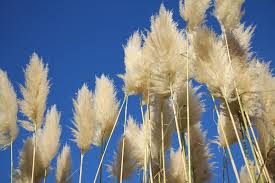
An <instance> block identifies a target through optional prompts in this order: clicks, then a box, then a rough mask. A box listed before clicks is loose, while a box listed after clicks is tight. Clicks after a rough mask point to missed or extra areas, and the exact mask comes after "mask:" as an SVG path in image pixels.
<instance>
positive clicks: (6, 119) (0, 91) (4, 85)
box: [0, 69, 18, 148]
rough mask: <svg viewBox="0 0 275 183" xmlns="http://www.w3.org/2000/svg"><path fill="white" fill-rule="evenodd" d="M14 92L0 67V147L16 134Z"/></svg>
mask: <svg viewBox="0 0 275 183" xmlns="http://www.w3.org/2000/svg"><path fill="white" fill-rule="evenodd" d="M17 111H18V109H17V100H16V93H15V91H14V89H13V86H12V84H11V83H10V81H9V79H8V76H7V73H6V72H4V71H3V70H1V69H0V148H5V147H6V146H8V145H9V144H10V143H11V142H13V141H14V140H15V139H16V137H17V135H18V127H17V124H16V123H17Z"/></svg>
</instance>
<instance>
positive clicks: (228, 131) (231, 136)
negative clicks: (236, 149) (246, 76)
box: [218, 101, 241, 147]
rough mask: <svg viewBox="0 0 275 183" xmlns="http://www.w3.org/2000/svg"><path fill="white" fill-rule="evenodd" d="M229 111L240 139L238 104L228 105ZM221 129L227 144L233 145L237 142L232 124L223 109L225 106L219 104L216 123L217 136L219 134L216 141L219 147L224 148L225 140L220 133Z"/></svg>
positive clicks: (235, 102)
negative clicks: (219, 108) (219, 109)
mask: <svg viewBox="0 0 275 183" xmlns="http://www.w3.org/2000/svg"><path fill="white" fill-rule="evenodd" d="M229 105H230V109H231V112H232V115H233V118H234V121H235V125H236V128H237V129H238V134H239V136H240V137H241V132H240V120H241V119H240V118H239V116H240V115H241V114H240V112H239V104H238V102H237V101H234V102H231V103H230V104H229ZM222 127H223V129H224V132H225V136H226V138H227V141H228V144H229V145H231V144H234V143H236V142H237V141H238V139H237V136H236V134H235V131H234V127H233V124H232V122H231V119H230V117H229V113H228V111H227V109H226V107H225V104H224V103H222V104H221V111H220V112H219V121H218V134H219V137H218V138H219V139H218V144H219V145H220V146H221V147H226V144H225V139H224V136H223V134H222V132H221V128H222Z"/></svg>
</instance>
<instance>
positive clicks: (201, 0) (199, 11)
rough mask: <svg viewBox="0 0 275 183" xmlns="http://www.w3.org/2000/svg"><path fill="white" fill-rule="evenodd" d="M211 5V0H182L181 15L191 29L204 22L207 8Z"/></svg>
mask: <svg viewBox="0 0 275 183" xmlns="http://www.w3.org/2000/svg"><path fill="white" fill-rule="evenodd" d="M209 6H210V0H180V1H179V7H180V15H181V17H182V18H183V19H184V20H185V22H186V23H187V28H188V29H189V30H191V31H192V30H194V29H195V28H196V27H198V26H200V25H201V24H203V23H204V18H205V13H206V10H207V9H208V8H209Z"/></svg>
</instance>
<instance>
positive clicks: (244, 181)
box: [240, 161, 259, 183]
mask: <svg viewBox="0 0 275 183" xmlns="http://www.w3.org/2000/svg"><path fill="white" fill-rule="evenodd" d="M249 162H250V165H251V166H250V169H251V171H254V175H256V177H257V178H258V175H259V173H258V172H257V169H256V166H255V165H254V162H253V161H249ZM240 183H251V179H250V178H249V173H248V170H247V167H246V166H242V167H241V170H240Z"/></svg>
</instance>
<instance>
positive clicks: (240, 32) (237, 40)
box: [226, 24, 255, 63]
mask: <svg viewBox="0 0 275 183" xmlns="http://www.w3.org/2000/svg"><path fill="white" fill-rule="evenodd" d="M254 30H255V26H251V25H250V26H248V27H246V26H245V25H244V24H238V25H237V26H236V27H235V28H234V29H232V30H227V31H226V37H227V42H228V48H229V51H230V55H231V57H239V59H240V61H241V62H243V63H246V62H247V61H248V60H249V59H250V58H251V57H252V53H250V49H251V38H252V36H253V33H254Z"/></svg>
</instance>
